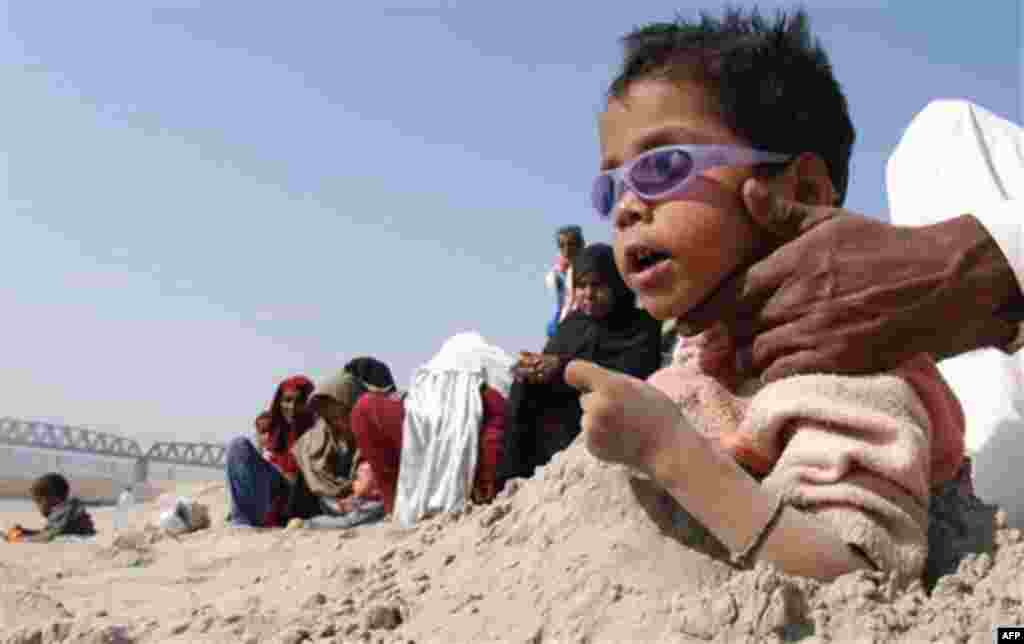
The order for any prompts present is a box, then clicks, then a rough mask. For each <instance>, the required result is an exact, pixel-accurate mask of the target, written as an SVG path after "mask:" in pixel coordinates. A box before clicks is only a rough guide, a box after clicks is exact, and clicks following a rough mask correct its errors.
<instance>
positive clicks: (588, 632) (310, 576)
mask: <svg viewBox="0 0 1024 644" xmlns="http://www.w3.org/2000/svg"><path fill="white" fill-rule="evenodd" d="M193 496H196V495H195V494H194V495H193ZM202 496H203V497H204V498H203V500H204V501H207V502H210V503H211V505H212V506H213V507H212V510H213V513H212V516H213V517H215V521H214V527H213V528H212V529H210V530H205V531H202V532H198V533H194V534H191V535H186V536H185V537H183V538H181V539H180V540H178V539H170V538H160V537H159V535H155V534H154V533H153V532H152V530H149V531H147V530H146V529H145V524H146V522H147V518H146V517H145V516H141V515H140V517H139V519H138V523H137V530H136V532H135V533H134V534H133V535H124V534H122V535H119V536H118V538H116V539H115V538H113V537H111V538H109V539H107V540H105V541H102V542H101V543H98V544H95V545H92V546H81V545H79V546H77V548H78V550H77V551H75V552H74V554H72V553H71V551H59V552H62V553H63V554H59V555H57V556H55V555H54V551H53V550H52V548H54V547H55V546H26V545H20V546H0V552H2V553H3V557H2V558H0V561H2V562H3V564H4V567H3V568H0V572H4V574H6V575H7V576H6V577H4V582H5V585H4V590H3V591H2V596H3V598H4V600H5V601H8V602H9V601H10V600H11V598H18V597H21V598H22V599H21V600H20V601H22V602H26V606H28V605H29V604H31V606H32V607H31V608H28V607H26V608H24V609H20V610H22V611H23V614H22V615H19V616H18V618H17V619H16V621H15V622H14V623H10V624H9V625H8V624H5V626H7V627H8V630H7V632H6V633H5V635H4V636H0V642H11V643H15V642H16V643H18V644H25V643H28V642H82V643H84V642H100V641H109V642H116V641H123V642H264V641H265V642H289V643H292V644H294V643H298V642H304V641H325V642H356V641H372V642H385V643H390V642H395V643H397V642H403V643H406V642H409V641H414V642H420V643H423V642H516V643H524V644H526V643H538V644H539V643H540V642H620V641H630V642H635V641H683V642H686V641H721V642H725V641H729V642H732V641H751V642H754V641H758V642H764V641H767V642H771V641H805V642H812V641H830V640H831V641H866V642H867V641H878V642H882V641H886V642H889V641H906V642H918V641H929V640H941V641H947V640H948V641H961V642H967V641H972V642H983V641H984V642H989V641H991V637H992V630H991V627H992V625H994V624H1021V623H1024V614H1022V613H1024V609H1022V601H1024V586H1022V585H1021V584H1020V582H1019V581H1018V580H1019V578H1020V573H1021V571H1022V570H1024V540H1022V539H1021V535H1020V533H1019V532H1017V531H1013V530H1001V531H1000V532H999V533H998V547H997V548H996V549H995V551H994V554H982V555H979V556H972V557H968V558H967V559H966V560H964V561H962V562H960V563H959V568H958V569H957V571H956V573H955V574H952V575H947V576H944V577H942V578H941V579H940V580H939V581H938V583H937V585H936V587H935V589H934V591H933V592H932V593H931V594H930V595H929V594H928V593H926V592H925V590H924V588H923V586H922V585H920V584H917V585H915V586H913V587H911V588H909V589H899V588H896V587H895V586H894V585H893V584H892V582H891V581H890V580H889V579H888V578H887V577H885V576H884V575H878V574H866V573H858V574H853V575H848V576H846V577H844V578H842V579H839V580H837V581H836V582H833V583H830V584H818V583H814V582H811V581H808V580H803V579H795V578H790V577H786V576H784V575H780V574H778V573H776V572H775V571H773V570H771V569H770V568H769V567H766V566H761V567H758V568H757V569H755V570H752V571H743V572H738V571H735V570H734V569H732V568H731V567H729V566H728V565H726V564H724V563H722V562H721V561H718V560H716V559H713V558H711V557H709V556H708V555H706V554H703V553H702V551H713V550H714V549H715V547H716V543H715V542H714V540H713V539H711V538H710V537H709V536H708V535H707V534H706V533H705V532H703V531H702V530H700V529H699V528H697V527H696V526H694V525H693V524H692V523H690V522H688V521H687V519H686V515H685V513H682V512H681V511H680V510H679V508H678V507H677V506H676V505H675V504H674V502H672V501H671V499H670V498H668V497H667V495H665V494H664V493H662V492H660V490H658V489H657V488H655V487H654V486H653V485H651V484H650V483H649V482H647V481H644V480H642V479H639V478H636V477H634V476H631V475H630V474H629V472H627V471H626V470H625V469H623V468H619V467H615V466H608V465H604V464H601V463H598V462H596V461H595V460H594V459H593V458H591V457H590V456H589V455H588V454H587V453H586V452H585V450H584V449H583V448H582V446H581V445H575V446H573V447H572V448H570V449H569V450H567V451H566V452H564V453H563V454H561V455H559V456H558V457H556V459H555V460H554V461H553V462H552V463H551V464H550V465H548V466H547V467H545V468H542V469H541V470H539V471H538V473H537V475H536V476H535V477H534V478H532V479H530V480H527V481H517V482H514V483H513V484H512V485H510V486H509V489H507V490H506V491H505V492H504V493H503V494H502V495H501V496H500V497H499V498H498V499H497V500H496V501H495V502H494V503H493V504H491V505H489V506H484V507H469V508H467V509H466V510H465V511H464V512H462V513H460V514H459V515H457V516H456V515H447V516H438V517H435V518H432V519H429V520H427V521H424V522H422V523H421V524H420V525H418V526H417V527H415V528H413V529H409V530H402V529H399V528H397V527H396V526H395V525H393V524H388V523H385V524H379V525H374V526H365V527H362V528H357V529H355V530H348V531H314V530H297V531H289V532H282V531H267V530H243V529H236V528H230V527H227V526H225V525H224V524H223V523H222V522H221V520H222V518H223V516H224V515H225V513H226V499H225V498H224V491H223V487H222V486H219V487H217V488H210V489H207V490H206V491H205V493H204V494H203V495H202ZM152 511H153V508H148V509H147V511H146V512H147V513H149V514H152ZM143 514H145V513H143ZM979 516H981V515H979ZM98 523H99V521H98ZM101 528H102V524H101ZM954 528H957V526H945V527H944V528H943V529H944V530H946V534H948V535H952V536H951V537H950V538H951V539H952V538H953V537H955V536H956V530H955V529H954ZM686 544H693V545H696V546H697V549H695V548H691V547H688V546H687V545H686ZM61 547H62V548H71V547H72V546H61ZM19 548H20V549H21V550H19ZM47 548H51V550H49V551H47V550H46V549H47ZM15 552H16V553H18V557H17V559H15V557H14V556H12V555H13V553H15ZM55 569H56V571H57V572H60V575H59V576H58V575H57V574H56V572H55ZM8 580H11V583H10V584H8V583H7V582H8ZM9 587H10V589H8V588H9ZM103 592H105V593H106V594H105V596H104V595H103ZM98 596H104V597H105V598H104V599H103V601H102V602H97V601H96V599H95V598H96V597H98ZM30 598H35V599H30ZM44 598H45V599H44ZM32 602H34V603H32ZM29 611H36V612H35V613H32V614H31V615H29ZM26 615H27V617H26Z"/></svg>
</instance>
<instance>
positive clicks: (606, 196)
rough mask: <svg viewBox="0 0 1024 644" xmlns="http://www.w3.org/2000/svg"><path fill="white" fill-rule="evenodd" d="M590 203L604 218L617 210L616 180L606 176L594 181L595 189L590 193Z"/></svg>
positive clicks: (603, 175)
mask: <svg viewBox="0 0 1024 644" xmlns="http://www.w3.org/2000/svg"><path fill="white" fill-rule="evenodd" d="M590 201H591V203H592V204H593V205H594V210H596V211H597V214H599V215H601V216H602V217H607V216H608V215H610V214H611V212H612V210H613V209H614V208H615V180H614V179H612V178H611V177H610V176H608V175H606V174H602V175H601V176H599V177H598V178H597V179H594V188H593V190H592V191H591V193H590Z"/></svg>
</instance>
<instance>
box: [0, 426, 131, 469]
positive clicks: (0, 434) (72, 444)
mask: <svg viewBox="0 0 1024 644" xmlns="http://www.w3.org/2000/svg"><path fill="white" fill-rule="evenodd" d="M0 443H5V444H7V445H15V446H18V447H37V448H43V449H59V450H63V451H66V452H78V453H80V454H97V455H100V456H113V457H117V458H132V459H136V458H141V457H142V450H141V449H140V448H139V444H138V443H137V442H136V441H134V440H132V439H131V438H125V437H123V436H117V435H115V434H107V433H104V432H97V431H94V430H91V429H85V428H83V427H68V426H66V425H56V424H53V423H44V422H40V421H32V420H19V419H17V418H10V417H6V416H5V417H2V418H0Z"/></svg>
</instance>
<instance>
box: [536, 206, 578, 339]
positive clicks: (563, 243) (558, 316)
mask: <svg viewBox="0 0 1024 644" xmlns="http://www.w3.org/2000/svg"><path fill="white" fill-rule="evenodd" d="M555 242H556V243H557V244H558V258H557V259H556V260H555V265H554V266H553V267H552V268H551V270H550V271H548V274H547V275H545V276H544V283H545V284H546V285H547V287H548V289H549V290H552V291H554V292H555V315H554V316H553V317H552V318H551V321H550V322H548V337H549V338H553V337H554V336H555V333H556V332H557V331H558V325H559V324H560V323H561V322H562V320H564V319H565V318H566V317H568V315H569V313H571V312H572V308H573V267H572V264H573V262H574V261H575V260H576V255H578V254H579V252H580V250H582V249H583V229H582V228H580V227H579V226H563V227H561V228H559V229H558V232H556V233H555Z"/></svg>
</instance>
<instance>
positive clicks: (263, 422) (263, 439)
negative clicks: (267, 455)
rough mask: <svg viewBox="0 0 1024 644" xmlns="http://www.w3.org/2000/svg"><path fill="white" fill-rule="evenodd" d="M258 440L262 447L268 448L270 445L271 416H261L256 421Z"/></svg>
mask: <svg viewBox="0 0 1024 644" xmlns="http://www.w3.org/2000/svg"><path fill="white" fill-rule="evenodd" d="M256 440H257V442H258V443H259V446H260V449H268V448H269V447H270V419H269V418H261V419H259V420H257V421H256Z"/></svg>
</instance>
